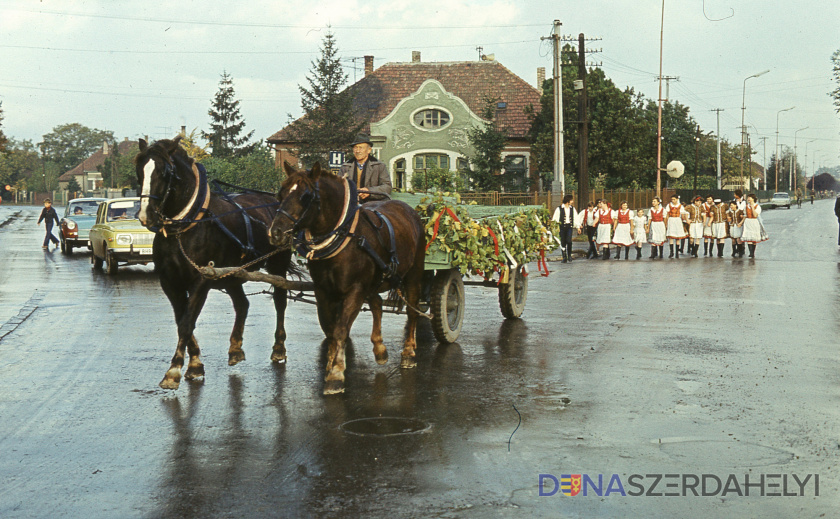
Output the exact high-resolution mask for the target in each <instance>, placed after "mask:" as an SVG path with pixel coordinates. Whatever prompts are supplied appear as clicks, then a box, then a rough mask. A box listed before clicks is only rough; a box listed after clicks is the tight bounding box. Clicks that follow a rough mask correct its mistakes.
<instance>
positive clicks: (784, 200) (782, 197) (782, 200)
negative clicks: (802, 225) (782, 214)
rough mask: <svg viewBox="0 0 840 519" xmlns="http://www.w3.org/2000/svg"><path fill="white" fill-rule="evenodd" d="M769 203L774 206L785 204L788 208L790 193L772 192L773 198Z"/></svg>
mask: <svg viewBox="0 0 840 519" xmlns="http://www.w3.org/2000/svg"><path fill="white" fill-rule="evenodd" d="M770 203H771V204H773V205H774V206H776V207H782V206H785V207H786V208H788V209H790V195H789V194H787V193H773V198H772V199H771V200H770Z"/></svg>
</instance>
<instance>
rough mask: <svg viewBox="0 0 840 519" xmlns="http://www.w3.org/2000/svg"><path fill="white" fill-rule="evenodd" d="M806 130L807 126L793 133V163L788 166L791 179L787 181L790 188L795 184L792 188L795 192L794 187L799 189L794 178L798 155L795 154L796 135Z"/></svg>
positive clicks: (795, 177) (797, 182)
mask: <svg viewBox="0 0 840 519" xmlns="http://www.w3.org/2000/svg"><path fill="white" fill-rule="evenodd" d="M807 129H808V126H806V127H805V128H800V129H798V130H796V131H795V132H793V163H792V164H791V165H790V174H791V177H792V178H791V179H790V180H789V181H788V187H789V188H790V187H791V186H793V185H794V182H795V183H796V184H797V185H796V186H794V191H795V188H796V187H799V185H798V184H799V179H798V178H797V176H796V161H797V159H799V155H797V153H796V134H798V133H799V132H801V131H802V130H807Z"/></svg>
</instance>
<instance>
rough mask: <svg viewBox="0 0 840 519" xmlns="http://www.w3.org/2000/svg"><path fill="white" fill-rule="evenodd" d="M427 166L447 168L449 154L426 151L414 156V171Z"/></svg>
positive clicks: (427, 167)
mask: <svg viewBox="0 0 840 519" xmlns="http://www.w3.org/2000/svg"><path fill="white" fill-rule="evenodd" d="M429 168H441V169H449V155H444V154H442V153H427V154H425V155H415V156H414V171H417V170H420V169H429Z"/></svg>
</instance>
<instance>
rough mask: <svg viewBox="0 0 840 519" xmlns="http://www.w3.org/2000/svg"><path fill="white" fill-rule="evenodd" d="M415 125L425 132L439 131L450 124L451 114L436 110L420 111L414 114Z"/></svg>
mask: <svg viewBox="0 0 840 519" xmlns="http://www.w3.org/2000/svg"><path fill="white" fill-rule="evenodd" d="M414 124H415V125H417V126H418V127H419V128H421V129H424V130H439V129H440V128H443V127H444V126H446V125H447V124H449V114H448V113H446V112H444V111H443V110H438V109H435V108H429V109H426V110H420V111H419V112H417V113H416V114H414Z"/></svg>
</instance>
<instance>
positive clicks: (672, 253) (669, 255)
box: [668, 243, 680, 258]
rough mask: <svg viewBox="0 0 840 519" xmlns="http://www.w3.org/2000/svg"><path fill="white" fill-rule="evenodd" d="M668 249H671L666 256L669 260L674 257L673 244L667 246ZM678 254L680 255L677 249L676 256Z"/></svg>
mask: <svg viewBox="0 0 840 519" xmlns="http://www.w3.org/2000/svg"><path fill="white" fill-rule="evenodd" d="M668 247H670V248H671V254H668V257H669V258H673V257H674V244H673V243H669V244H668ZM679 253H680V250H679V249H677V254H679Z"/></svg>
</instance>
